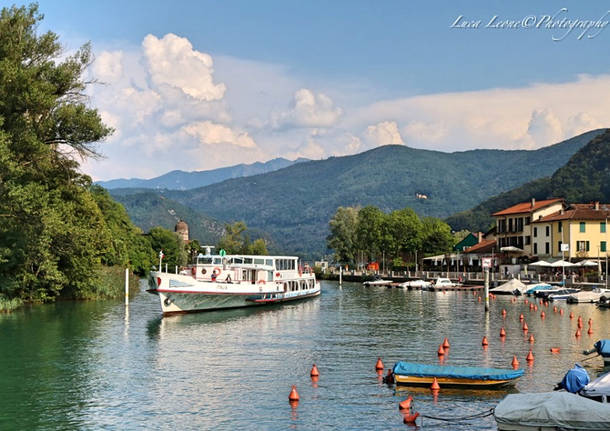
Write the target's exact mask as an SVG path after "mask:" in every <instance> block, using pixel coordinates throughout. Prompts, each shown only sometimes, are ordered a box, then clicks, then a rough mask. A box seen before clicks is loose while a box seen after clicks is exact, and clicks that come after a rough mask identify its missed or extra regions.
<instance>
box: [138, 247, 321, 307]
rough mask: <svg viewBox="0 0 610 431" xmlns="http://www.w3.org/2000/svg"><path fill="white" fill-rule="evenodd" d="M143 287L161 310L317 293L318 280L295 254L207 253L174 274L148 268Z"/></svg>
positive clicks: (237, 304)
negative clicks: (156, 299)
mask: <svg viewBox="0 0 610 431" xmlns="http://www.w3.org/2000/svg"><path fill="white" fill-rule="evenodd" d="M149 287H150V289H148V292H150V293H153V294H157V295H159V300H160V302H161V310H162V311H163V314H165V315H167V314H175V313H187V312H194V311H207V310H219V309H223V308H237V307H249V306H256V305H265V304H272V303H280V302H286V301H292V300H296V299H302V298H308V297H312V296H317V295H319V294H320V282H319V281H316V276H315V274H314V272H313V270H312V269H311V268H309V267H308V266H305V267H301V266H299V259H298V258H297V257H294V256H246V255H224V256H222V255H212V254H211V253H210V247H208V248H206V254H205V255H199V257H198V258H197V263H195V264H192V265H189V266H188V267H187V268H184V269H182V270H181V271H180V272H178V273H177V274H172V273H168V272H162V271H151V273H150V279H149Z"/></svg>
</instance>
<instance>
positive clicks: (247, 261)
mask: <svg viewBox="0 0 610 431" xmlns="http://www.w3.org/2000/svg"><path fill="white" fill-rule="evenodd" d="M244 263H252V258H251V257H244Z"/></svg>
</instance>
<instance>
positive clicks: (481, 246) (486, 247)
mask: <svg viewBox="0 0 610 431" xmlns="http://www.w3.org/2000/svg"><path fill="white" fill-rule="evenodd" d="M495 245H496V240H495V239H484V240H483V241H481V242H480V243H478V244H475V245H473V246H472V247H469V248H467V249H465V250H464V253H484V252H487V251H490V250H491V249H492V248H493V247H495Z"/></svg>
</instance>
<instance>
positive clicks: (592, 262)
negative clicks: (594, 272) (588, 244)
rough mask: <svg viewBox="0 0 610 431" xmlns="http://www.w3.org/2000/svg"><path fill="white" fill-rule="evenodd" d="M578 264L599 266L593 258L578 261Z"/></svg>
mask: <svg viewBox="0 0 610 431" xmlns="http://www.w3.org/2000/svg"><path fill="white" fill-rule="evenodd" d="M577 265H578V266H597V262H596V261H593V260H583V261H582V262H578V263H577Z"/></svg>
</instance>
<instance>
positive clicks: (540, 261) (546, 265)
mask: <svg viewBox="0 0 610 431" xmlns="http://www.w3.org/2000/svg"><path fill="white" fill-rule="evenodd" d="M528 265H529V266H545V267H548V266H552V265H551V264H550V263H548V262H546V261H544V260H539V261H538V262H534V263H528Z"/></svg>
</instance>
